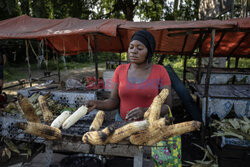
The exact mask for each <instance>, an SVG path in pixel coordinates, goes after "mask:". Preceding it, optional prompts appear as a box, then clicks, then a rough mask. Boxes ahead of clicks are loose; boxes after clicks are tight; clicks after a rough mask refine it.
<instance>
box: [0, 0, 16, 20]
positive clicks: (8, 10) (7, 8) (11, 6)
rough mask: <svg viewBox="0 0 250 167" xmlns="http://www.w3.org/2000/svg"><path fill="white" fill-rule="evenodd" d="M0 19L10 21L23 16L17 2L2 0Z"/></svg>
mask: <svg viewBox="0 0 250 167" xmlns="http://www.w3.org/2000/svg"><path fill="white" fill-rule="evenodd" d="M0 13H1V15H0V19H1V20H4V19H8V18H11V17H16V16H19V15H20V14H21V9H20V7H19V6H18V1H17V0H1V1H0Z"/></svg>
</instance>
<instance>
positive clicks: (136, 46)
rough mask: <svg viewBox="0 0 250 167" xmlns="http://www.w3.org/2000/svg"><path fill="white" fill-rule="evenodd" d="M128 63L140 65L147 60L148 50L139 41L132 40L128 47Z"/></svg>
mask: <svg viewBox="0 0 250 167" xmlns="http://www.w3.org/2000/svg"><path fill="white" fill-rule="evenodd" d="M128 55H129V61H130V63H136V64H141V63H144V62H145V61H146V60H147V55H148V48H147V47H146V46H145V45H144V44H143V43H141V42H140V41H137V40H133V41H131V42H130V44H129V47H128Z"/></svg>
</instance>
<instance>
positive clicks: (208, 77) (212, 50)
mask: <svg viewBox="0 0 250 167" xmlns="http://www.w3.org/2000/svg"><path fill="white" fill-rule="evenodd" d="M214 38H215V29H212V32H211V42H210V53H209V54H210V55H209V60H208V67H207V68H208V69H207V76H206V83H205V97H206V113H205V125H206V124H207V113H208V96H209V94H208V91H209V82H210V75H211V71H212V63H213V56H214Z"/></svg>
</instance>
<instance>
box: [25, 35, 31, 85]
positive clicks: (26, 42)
mask: <svg viewBox="0 0 250 167" xmlns="http://www.w3.org/2000/svg"><path fill="white" fill-rule="evenodd" d="M25 46H26V58H27V63H28V72H29V83H30V87H32V82H31V71H30V60H29V45H28V40H27V39H26V40H25Z"/></svg>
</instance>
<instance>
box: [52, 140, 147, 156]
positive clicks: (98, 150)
mask: <svg viewBox="0 0 250 167" xmlns="http://www.w3.org/2000/svg"><path fill="white" fill-rule="evenodd" d="M53 150H54V151H60V152H81V153H91V154H98V155H110V156H121V157H134V156H136V155H140V154H143V153H144V152H145V151H144V149H143V148H141V149H140V148H139V146H135V145H123V144H107V145H103V146H102V145H97V146H93V145H90V144H84V143H82V142H81V141H79V142H66V141H56V142H54V143H53Z"/></svg>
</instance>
